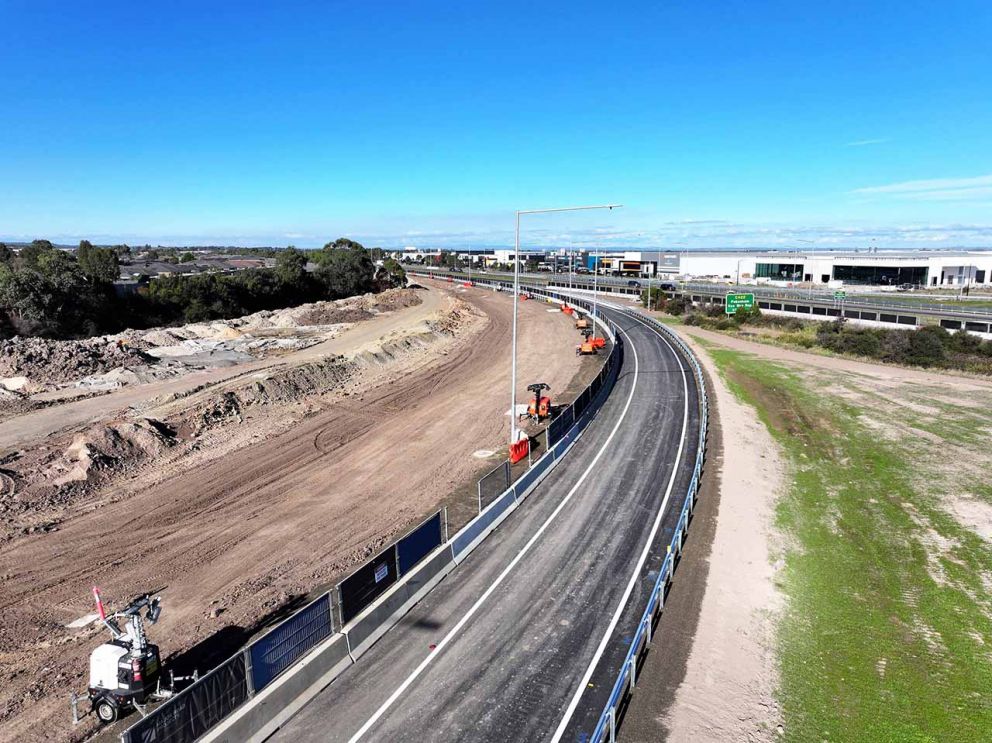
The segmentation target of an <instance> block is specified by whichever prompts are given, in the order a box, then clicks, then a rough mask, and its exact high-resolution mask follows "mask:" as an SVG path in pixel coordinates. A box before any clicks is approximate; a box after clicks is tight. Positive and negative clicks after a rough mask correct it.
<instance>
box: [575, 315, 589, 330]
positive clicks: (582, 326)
mask: <svg viewBox="0 0 992 743" xmlns="http://www.w3.org/2000/svg"><path fill="white" fill-rule="evenodd" d="M575 329H576V330H588V329H589V320H588V318H585V317H580V318H579V319H578V320H576V321H575Z"/></svg>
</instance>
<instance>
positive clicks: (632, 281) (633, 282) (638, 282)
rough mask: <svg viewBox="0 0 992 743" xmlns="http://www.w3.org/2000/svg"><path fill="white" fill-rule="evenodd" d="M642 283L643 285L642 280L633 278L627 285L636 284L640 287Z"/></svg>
mask: <svg viewBox="0 0 992 743" xmlns="http://www.w3.org/2000/svg"><path fill="white" fill-rule="evenodd" d="M640 285H641V282H640V281H635V280H634V279H631V280H630V281H628V282H627V286H636V287H639V286H640Z"/></svg>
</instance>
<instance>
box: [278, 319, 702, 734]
mask: <svg viewBox="0 0 992 743" xmlns="http://www.w3.org/2000/svg"><path fill="white" fill-rule="evenodd" d="M604 314H608V315H610V317H611V319H613V320H614V321H615V322H616V323H617V325H618V326H619V327H620V328H621V329H622V331H623V333H624V336H625V341H626V348H625V357H624V363H623V367H622V368H621V370H620V375H619V377H618V380H617V383H616V386H615V388H614V391H613V393H612V394H611V395H610V397H609V399H608V400H607V401H606V402H605V404H604V406H603V407H602V408H601V410H600V411H599V413H598V414H597V416H596V418H595V420H593V421H592V423H590V425H589V426H588V427H587V428H586V429H585V431H584V432H583V433H582V435H581V437H580V438H579V440H578V441H577V442H576V444H575V446H574V447H573V448H572V450H571V451H570V452H569V454H568V455H567V457H566V459H565V460H564V461H563V462H562V464H561V465H559V466H558V467H557V468H556V469H555V470H553V471H552V472H551V473H550V474H549V475H548V477H547V478H546V479H545V480H544V482H542V483H541V484H540V486H538V488H537V489H536V490H535V491H534V493H533V494H532V495H531V497H530V498H528V499H527V500H526V501H524V503H523V504H522V505H521V507H520V508H519V509H518V510H517V511H515V512H514V513H513V514H512V515H511V516H510V517H509V519H507V521H505V522H504V523H503V524H502V526H500V528H499V529H498V530H497V531H496V532H494V533H493V534H492V535H491V536H490V537H489V538H488V539H487V540H485V541H484V542H483V543H482V544H481V545H480V546H479V547H478V548H477V549H476V550H475V552H473V553H472V554H471V555H470V556H469V557H468V559H467V560H466V561H465V562H464V563H462V565H460V566H459V567H458V568H457V569H456V570H455V571H454V572H453V573H451V574H450V575H449V576H448V577H447V578H446V579H445V580H444V581H442V582H441V583H440V584H439V585H438V586H437V587H436V588H435V589H434V590H433V591H432V592H431V593H430V594H428V595H427V597H426V598H424V600H422V601H421V602H420V603H419V604H418V605H417V606H416V607H414V609H413V610H411V611H410V613H408V614H407V615H406V616H405V617H404V618H403V619H402V620H401V621H400V623H399V624H397V625H396V626H395V627H394V628H393V629H392V630H391V631H390V632H389V633H387V634H386V635H385V636H384V637H383V638H382V639H381V640H380V641H379V642H378V643H376V644H375V645H374V646H373V647H372V648H371V649H370V650H369V651H368V652H367V653H366V654H365V655H363V656H362V657H361V658H360V660H359V661H358V662H357V663H356V664H355V665H353V666H351V667H350V668H348V669H347V670H346V671H345V672H344V673H343V674H342V675H341V676H340V677H338V678H337V680H335V681H334V682H333V683H332V684H331V685H330V686H328V687H327V688H326V689H324V690H323V691H322V692H321V693H320V694H319V695H318V696H317V697H315V698H314V699H313V700H312V701H311V702H310V703H309V704H308V705H307V706H305V707H304V708H303V709H302V710H301V711H300V712H299V713H297V714H296V715H295V716H294V717H293V718H291V719H290V720H289V721H288V722H287V723H286V724H285V725H284V726H283V728H282V729H280V730H279V731H277V732H276V733H275V735H274V736H273V737H272V738H271V740H274V741H292V742H293V743H311V742H312V743H317V742H318V741H320V742H321V743H323V741H349V740H358V739H361V740H368V741H399V740H417V741H462V740H471V741H506V740H527V741H536V740H556V739H557V740H565V741H581V740H587V739H588V736H589V735H590V734H591V732H592V730H593V728H594V727H595V724H596V721H597V719H598V717H599V715H600V713H601V711H602V709H603V706H604V704H605V702H606V700H607V698H608V696H609V694H610V690H611V688H612V685H613V681H614V679H615V677H616V674H617V672H618V670H619V667H620V664H621V663H622V661H623V658H624V655H625V654H626V651H627V646H628V645H629V642H630V640H631V636H632V634H633V630H634V628H635V627H636V625H637V622H638V620H639V619H640V616H641V614H642V613H643V610H644V607H645V605H646V603H647V598H648V595H649V593H650V591H651V588H652V586H653V584H654V581H655V579H656V577H657V570H658V568H659V567H660V565H661V562H662V560H663V559H664V552H665V547H664V545H667V544H668V542H669V541H670V538H671V534H672V532H673V529H674V526H675V524H676V522H677V519H678V514H679V510H680V508H681V506H682V501H683V498H684V495H685V491H686V488H687V486H688V483H689V480H690V479H691V476H692V468H693V465H694V463H695V457H696V444H697V441H698V434H699V416H698V407H697V399H698V393H697V389H696V382H695V379H694V377H693V374H692V372H691V370H690V367H689V365H688V363H687V362H686V360H685V359H684V358H683V357H682V356H681V355H680V354H679V353H678V352H677V351H676V350H675V349H674V348H673V347H671V346H670V345H669V343H668V342H667V341H666V340H665V339H664V338H663V337H662V336H661V335H659V334H658V333H657V331H655V330H653V329H650V328H649V327H647V326H646V325H645V324H643V323H641V322H640V321H638V320H635V319H633V318H630V317H628V316H626V315H623V314H620V313H616V312H612V311H610V310H604Z"/></svg>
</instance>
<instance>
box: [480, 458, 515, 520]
mask: <svg viewBox="0 0 992 743" xmlns="http://www.w3.org/2000/svg"><path fill="white" fill-rule="evenodd" d="M508 487H510V463H509V461H507V460H506V459H504V460H503V461H502V462H500V463H499V465H497V467H496V468H495V469H494V470H493V471H492V472H490V473H489V474H487V475H486V476H485V477H483V478H482V479H481V480H479V510H480V511H482V510H483V509H484V508H485V507H486V506H488V505H489V504H490V503H492V502H493V501H494V500H496V499H497V498H499V496H500V495H502V494H503V493H504V492H506V489H507V488H508Z"/></svg>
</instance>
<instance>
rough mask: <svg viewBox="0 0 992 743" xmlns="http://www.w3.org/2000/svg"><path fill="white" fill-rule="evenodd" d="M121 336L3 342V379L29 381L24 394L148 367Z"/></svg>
mask: <svg viewBox="0 0 992 743" xmlns="http://www.w3.org/2000/svg"><path fill="white" fill-rule="evenodd" d="M118 340H119V337H118V336H100V337H97V338H87V339H86V340H81V341H53V340H47V339H44V338H20V337H16V338H11V339H9V340H4V341H0V378H8V377H18V376H23V377H27V384H26V385H25V386H24V387H22V391H23V392H33V391H35V389H37V388H41V387H43V386H44V385H50V384H60V383H66V382H70V381H72V380H75V379H78V378H79V377H81V376H86V375H88V374H96V373H99V372H105V371H107V370H109V369H113V368H115V367H121V366H127V365H129V364H144V363H147V361H148V357H146V356H145V354H144V353H143V352H142V351H141V350H139V349H137V348H134V347H132V346H130V345H128V344H127V343H125V342H123V341H122V342H120V343H118Z"/></svg>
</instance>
